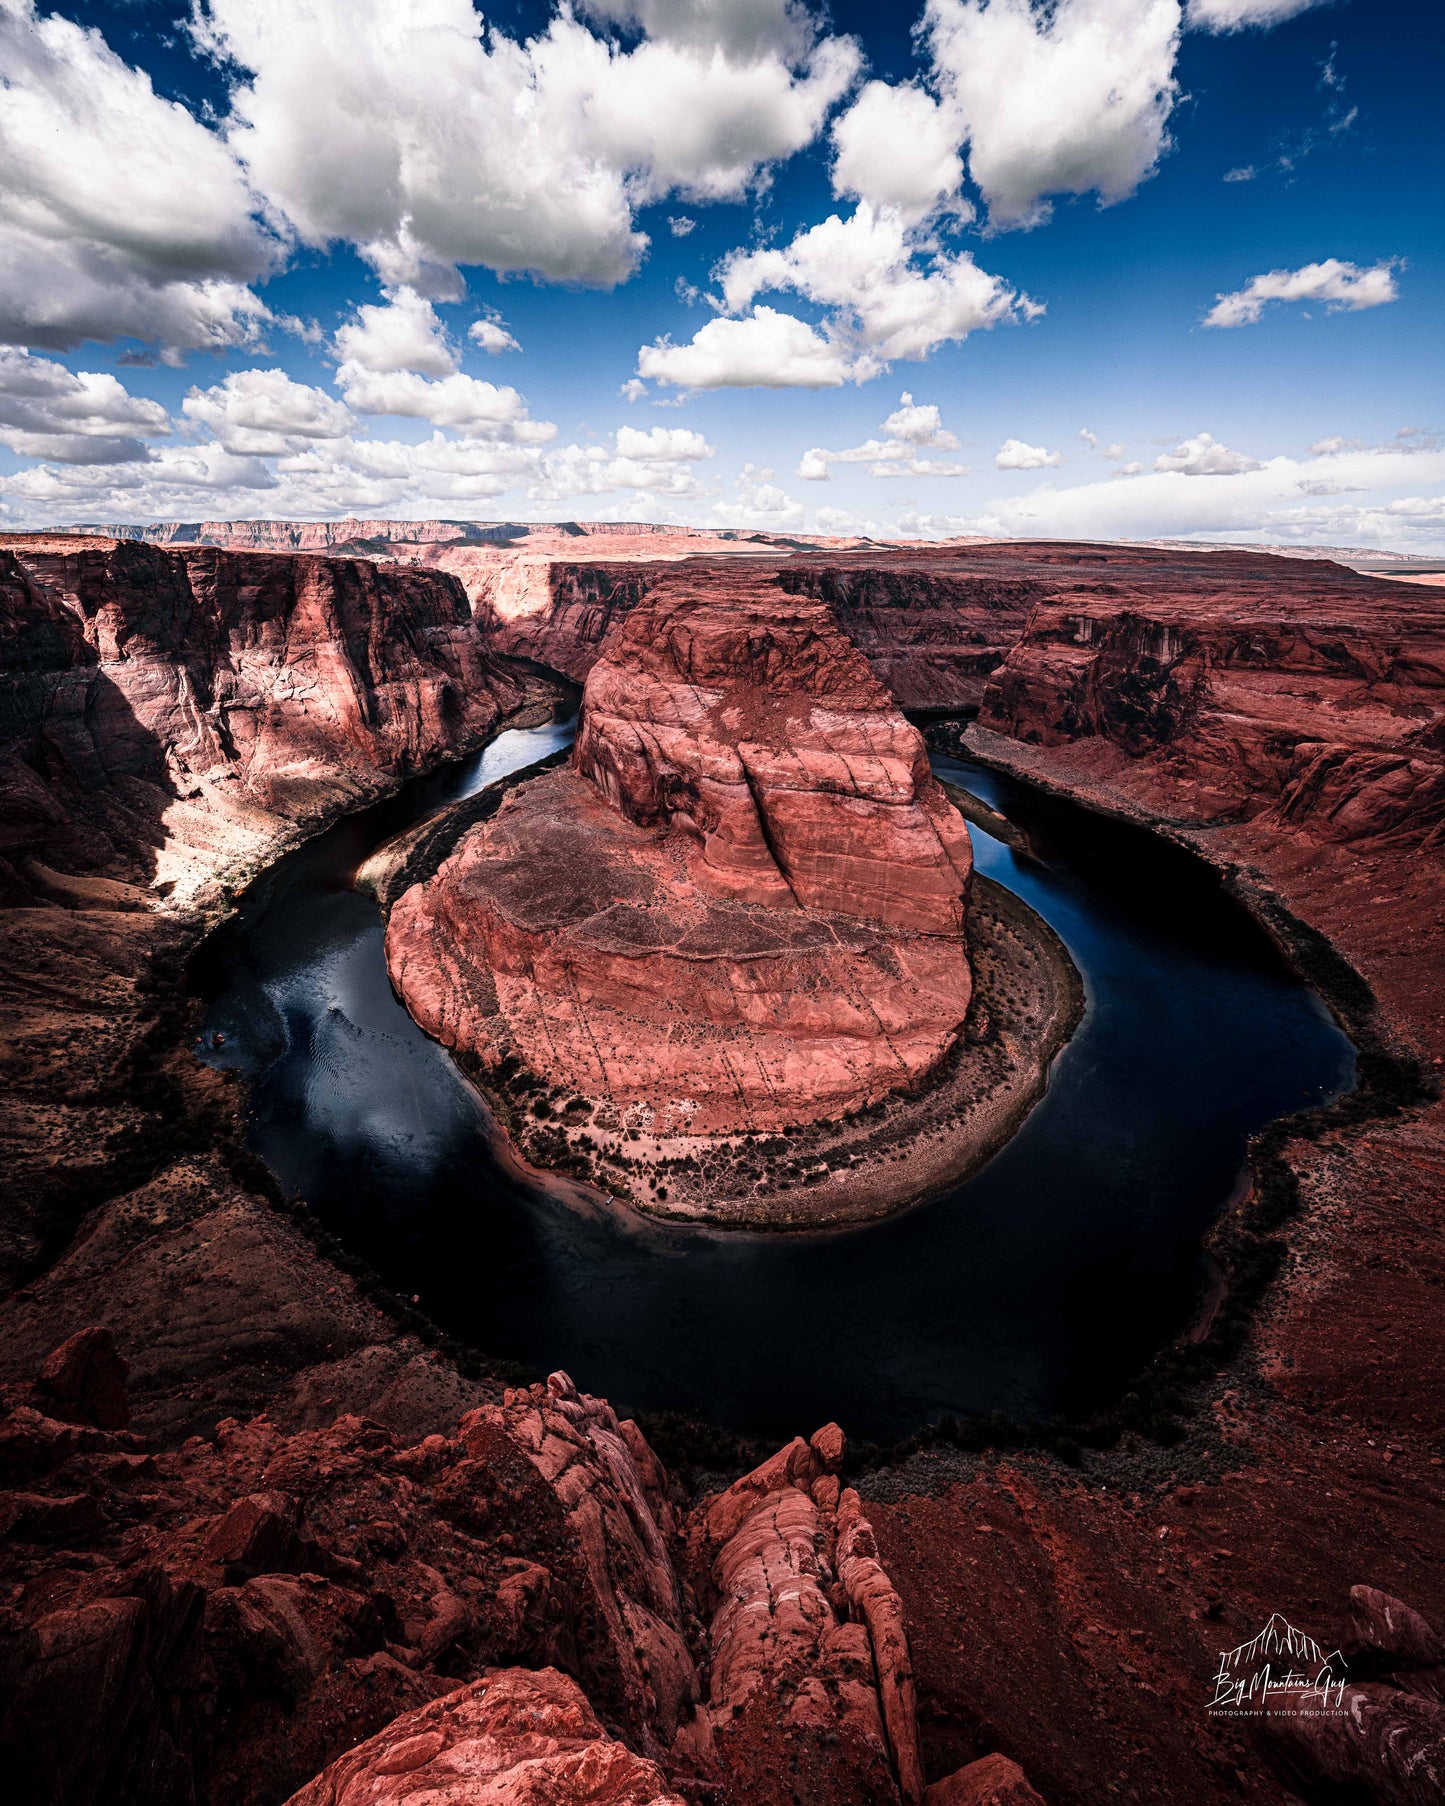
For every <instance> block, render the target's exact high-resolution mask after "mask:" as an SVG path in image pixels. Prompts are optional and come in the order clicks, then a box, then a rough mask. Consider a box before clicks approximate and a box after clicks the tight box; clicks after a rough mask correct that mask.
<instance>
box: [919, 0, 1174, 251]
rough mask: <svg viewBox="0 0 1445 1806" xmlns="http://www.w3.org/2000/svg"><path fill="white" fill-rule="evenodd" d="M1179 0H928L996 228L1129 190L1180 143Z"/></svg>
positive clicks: (942, 72) (938, 69)
mask: <svg viewBox="0 0 1445 1806" xmlns="http://www.w3.org/2000/svg"><path fill="white" fill-rule="evenodd" d="M1179 30H1180V8H1179V0H1052V3H1051V4H1044V0H927V4H926V6H925V8H924V17H923V25H922V31H923V36H924V41H925V42H926V44H927V46H928V48H929V50H930V52H931V54H932V58H933V65H934V72H935V77H936V80H937V83H938V86H939V88H940V91H941V93H942V95H943V97H944V100H945V103H946V104H947V105H948V106H949V107H950V108H951V110H952V111H953V113H954V115H955V116H956V118H957V121H958V128H959V131H960V134H961V136H962V137H963V138H964V139H966V140H967V143H968V170H969V175H970V176H971V177H972V179H973V181H974V182H975V183H976V184H977V186H978V188H979V189H980V190H981V192H982V194H983V197H984V199H985V201H986V202H987V203H988V210H989V220H990V222H991V224H992V225H994V226H995V227H1010V226H1033V225H1037V224H1038V223H1039V222H1040V221H1042V220H1044V219H1047V218H1048V215H1049V210H1050V201H1049V197H1050V196H1051V195H1060V194H1075V195H1082V194H1090V193H1094V194H1097V195H1098V197H1099V200H1100V202H1101V204H1103V205H1106V206H1107V205H1109V204H1111V203H1112V202H1115V201H1121V200H1124V199H1125V198H1126V197H1127V196H1129V195H1131V194H1133V192H1134V190H1135V189H1136V188H1137V187H1138V186H1139V184H1140V183H1141V182H1143V181H1144V180H1145V179H1146V178H1147V177H1149V176H1151V175H1152V174H1153V173H1154V170H1155V168H1156V167H1157V165H1158V162H1159V159H1160V157H1161V156H1162V155H1163V154H1164V152H1165V151H1166V150H1167V149H1168V148H1169V136H1168V130H1167V121H1168V118H1169V114H1170V111H1171V109H1172V108H1173V105H1174V102H1175V100H1176V98H1177V96H1178V92H1179V88H1178V83H1177V81H1176V80H1175V76H1174V61H1175V56H1176V54H1177V52H1178V48H1179Z"/></svg>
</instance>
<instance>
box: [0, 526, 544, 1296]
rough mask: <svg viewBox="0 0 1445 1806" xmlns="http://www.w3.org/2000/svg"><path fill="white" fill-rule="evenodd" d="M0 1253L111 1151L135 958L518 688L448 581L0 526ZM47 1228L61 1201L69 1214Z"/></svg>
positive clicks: (104, 1168) (142, 996) (130, 1170)
mask: <svg viewBox="0 0 1445 1806" xmlns="http://www.w3.org/2000/svg"><path fill="white" fill-rule="evenodd" d="M0 669H3V676H0V1013H3V1017H4V1026H3V1029H0V1079H3V1082H4V1089H3V1096H0V1150H3V1156H4V1158H3V1160H0V1199H3V1206H4V1208H3V1224H0V1265H3V1266H4V1267H5V1268H6V1270H8V1271H11V1272H16V1271H19V1270H21V1269H23V1268H24V1267H25V1266H26V1265H27V1264H28V1263H30V1262H33V1261H34V1260H35V1259H36V1258H37V1257H38V1256H39V1254H40V1251H41V1248H42V1246H43V1245H44V1243H45V1241H46V1240H47V1238H49V1237H51V1236H52V1235H54V1234H56V1233H62V1234H63V1231H61V1230H60V1225H61V1224H62V1223H63V1222H65V1221H66V1220H67V1213H69V1212H73V1211H75V1210H77V1209H78V1208H79V1207H80V1205H81V1202H82V1201H84V1202H89V1203H93V1202H95V1201H97V1199H98V1197H101V1196H104V1195H105V1193H106V1187H107V1178H106V1174H107V1172H108V1171H109V1170H110V1168H111V1167H112V1166H113V1165H114V1164H115V1162H116V1161H117V1160H119V1161H121V1162H122V1164H123V1166H124V1169H125V1172H126V1176H127V1180H128V1182H129V1183H130V1184H134V1183H136V1182H138V1180H139V1178H140V1177H142V1176H144V1175H145V1174H146V1173H147V1172H149V1171H153V1170H154V1165H153V1163H152V1162H150V1159H149V1154H148V1143H149V1144H150V1145H151V1146H156V1147H159V1146H162V1145H164V1138H160V1139H157V1137H156V1136H155V1134H154V1130H155V1127H156V1122H155V1120H151V1121H149V1122H148V1120H147V1117H146V1114H145V1111H144V1110H143V1109H142V1108H141V1107H140V1106H139V1104H138V1100H137V1099H136V1097H135V1096H134V1095H133V1094H128V1092H127V1089H126V1085H127V1074H128V1073H129V1072H130V1071H131V1070H132V1068H133V1065H134V1061H135V1058H136V1057H137V1052H138V1048H139V1045H140V1033H141V1016H142V1015H143V1014H144V1013H145V1012H146V1011H147V1010H148V1009H149V1010H151V1011H152V1012H153V1010H154V1007H155V1006H154V1001H153V999H154V997H155V989H154V981H153V978H152V968H153V965H154V963H155V962H160V963H161V964H165V963H167V962H172V963H173V962H174V961H175V960H176V959H178V958H179V956H180V954H181V952H182V950H183V949H184V947H185V946H187V945H188V944H189V943H190V942H191V941H192V940H193V939H194V937H195V936H196V934H197V933H198V932H199V931H200V929H201V927H202V925H203V923H204V920H205V919H206V912H207V911H208V910H213V909H214V908H215V907H216V906H217V905H218V904H219V903H220V902H221V901H222V899H223V891H224V888H225V887H230V888H232V889H234V888H235V887H237V886H238V885H240V884H243V883H244V882H245V881H246V880H247V879H248V878H249V877H250V876H251V875H253V874H254V872H255V871H256V870H257V869H258V868H259V867H260V866H261V865H263V864H264V863H265V862H266V861H267V860H269V859H270V858H272V857H274V856H275V854H276V853H277V852H278V851H280V850H282V849H283V848H284V847H285V846H286V845H288V844H293V843H294V842H295V841H296V840H298V839H299V838H300V837H301V836H302V835H303V834H305V833H307V832H309V831H311V830H313V829H314V828H316V827H317V826H319V825H321V824H323V823H324V822H326V821H328V820H330V819H333V818H334V817H335V816H336V815H337V814H339V813H341V812H342V811H344V810H346V809H351V808H355V807H356V806H357V805H358V804H360V803H363V802H366V801H369V800H370V799H372V798H374V797H376V796H378V795H381V794H384V793H386V792H389V791H390V790H392V789H394V788H395V787H396V785H397V784H398V783H399V782H400V781H401V780H402V779H403V778H404V777H406V776H408V775H410V774H412V773H414V772H418V771H421V770H424V769H426V768H427V767H429V766H431V765H434V764H436V763H437V762H438V761H440V760H443V759H446V758H449V757H454V756H456V755H457V754H460V753H462V752H464V751H467V750H468V749H470V748H471V747H474V746H476V745H477V744H479V743H480V742H481V741H482V740H483V739H484V738H485V737H486V735H487V734H488V733H489V732H491V731H492V730H493V729H494V728H495V727H496V725H497V723H498V722H499V721H500V720H501V719H502V718H503V717H504V716H506V715H509V714H514V713H515V711H516V710H517V709H518V708H519V707H520V706H521V705H522V704H523V702H524V701H525V699H526V689H525V686H524V683H523V681H521V680H519V679H518V678H516V677H515V676H514V675H512V674H510V673H508V672H507V671H505V670H504V669H503V668H502V667H500V666H499V665H497V664H496V662H495V661H494V660H493V659H492V658H491V657H490V656H488V655H487V654H486V653H485V652H484V651H483V648H482V645H481V641H480V638H479V636H478V633H477V629H476V627H475V625H474V623H473V622H472V619H471V615H470V611H469V609H468V607H467V604H466V599H465V597H464V595H463V593H462V591H461V589H460V588H459V586H458V585H457V584H456V583H455V582H454V581H453V580H452V579H450V578H445V577H439V576H436V575H433V574H428V573H422V572H416V571H405V570H400V569H379V568H377V567H374V566H372V565H368V564H364V563H360V562H356V561H346V560H340V561H337V560H327V559H321V558H310V557H293V558H281V557H265V556H260V555H242V554H238V553H231V552H223V551H216V550H209V549H195V550H188V551H185V552H176V551H162V550H160V549H158V548H156V547H153V546H148V545H141V544H122V543H117V542H114V541H104V540H99V539H94V538H69V539H67V538H62V537H57V536H53V535H52V536H46V535H35V536H8V537H4V538H0ZM70 1220H72V1221H73V1217H71V1219H70Z"/></svg>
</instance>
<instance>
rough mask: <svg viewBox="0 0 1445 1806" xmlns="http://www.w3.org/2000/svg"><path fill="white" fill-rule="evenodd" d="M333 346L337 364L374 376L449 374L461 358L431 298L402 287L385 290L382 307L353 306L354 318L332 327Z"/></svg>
mask: <svg viewBox="0 0 1445 1806" xmlns="http://www.w3.org/2000/svg"><path fill="white" fill-rule="evenodd" d="M335 346H336V356H337V359H338V361H340V362H341V363H344V364H355V365H358V366H359V367H360V368H361V369H363V370H374V371H377V372H378V373H380V374H386V373H389V372H391V371H395V370H418V371H420V372H421V374H422V375H423V376H450V375H451V373H452V372H453V371H454V370H455V369H456V368H457V366H458V365H459V364H460V362H461V359H460V357H459V356H458V355H457V349H456V347H455V345H453V344H452V342H451V340H450V339H449V338H448V337H447V333H446V329H445V327H444V326H443V325H442V323H441V321H440V320H439V319H438V318H437V313H436V309H435V308H434V307H433V306H432V304H431V302H430V301H429V300H428V299H427V298H426V297H425V296H424V295H419V294H418V293H417V292H416V290H415V289H413V288H409V287H406V286H405V285H403V286H402V287H401V288H398V289H395V290H393V291H391V292H390V293H389V294H388V295H387V298H386V303H385V305H384V306H380V307H377V306H371V305H369V304H364V305H362V306H360V307H358V308H357V310H356V318H355V319H354V320H348V321H347V322H346V324H345V325H344V326H340V327H338V328H337V332H336V339H335Z"/></svg>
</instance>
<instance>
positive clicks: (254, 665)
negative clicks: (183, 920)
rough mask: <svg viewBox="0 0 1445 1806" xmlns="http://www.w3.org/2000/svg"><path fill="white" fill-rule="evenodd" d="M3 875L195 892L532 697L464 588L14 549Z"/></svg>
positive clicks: (21, 890) (444, 582)
mask: <svg viewBox="0 0 1445 1806" xmlns="http://www.w3.org/2000/svg"><path fill="white" fill-rule="evenodd" d="M0 659H3V661H4V666H5V670H6V683H5V698H4V707H5V713H4V717H3V719H0V760H3V765H0V771H3V778H0V786H3V787H0V854H3V863H0V884H3V885H4V886H5V887H6V889H7V891H8V894H9V897H10V900H12V901H24V900H26V899H27V898H29V897H31V896H33V895H37V894H45V893H46V892H47V891H54V890H56V889H57V888H59V889H61V890H63V889H64V888H65V884H64V878H65V877H66V876H81V875H85V876H93V877H95V878H98V879H100V880H102V881H104V882H106V883H121V884H129V885H133V886H136V885H138V886H140V887H142V888H147V887H149V888H154V889H156V890H157V892H158V894H159V895H160V896H162V897H165V898H169V899H173V900H175V901H181V900H184V899H186V898H188V897H189V896H191V895H192V894H193V893H195V892H197V890H198V889H203V888H204V887H205V885H206V883H207V882H208V881H209V880H210V879H212V878H214V876H215V875H216V873H217V872H218V871H220V870H222V869H225V868H226V867H227V865H228V862H231V861H234V859H235V858H236V857H237V856H238V855H241V856H244V855H245V854H247V853H257V852H260V851H262V850H269V849H270V848H271V847H273V846H274V845H275V844H276V842H277V840H278V838H279V837H281V836H282V835H284V834H285V833H286V832H287V831H289V830H294V829H295V828H297V827H298V826H301V825H304V824H306V823H308V822H313V821H316V820H319V819H321V818H322V817H324V816H329V815H334V814H335V813H337V812H338V811H340V810H342V809H344V808H347V807H354V806H355V805H356V804H357V803H359V802H361V801H363V800H365V799H366V798H368V797H370V796H373V795H376V794H377V793H378V792H379V791H382V790H385V789H388V788H390V787H392V786H394V785H395V784H396V783H397V782H398V781H399V780H400V779H402V778H405V777H406V776H408V775H410V774H412V773H415V772H417V771H420V770H422V769H423V768H424V767H426V766H427V765H430V764H432V763H435V762H436V761H437V760H438V759H440V758H444V757H447V756H448V755H450V754H455V753H458V752H461V751H463V750H464V749H466V748H467V747H469V746H473V745H476V744H477V743H478V742H479V741H480V740H481V739H482V738H483V737H484V736H485V735H486V734H487V733H488V732H489V731H490V730H491V729H492V728H493V727H494V726H495V724H496V722H497V720H498V719H499V718H500V716H501V715H502V714H504V713H506V712H508V711H509V710H512V709H515V708H516V707H518V706H519V705H520V703H521V702H522V700H523V689H522V686H521V684H520V683H519V682H518V681H517V680H516V679H515V678H514V677H512V676H510V675H509V674H508V673H507V672H506V671H504V670H503V669H502V668H501V667H500V666H498V665H497V664H496V663H495V662H494V661H493V660H492V659H491V658H490V657H489V656H488V655H487V654H486V653H485V652H484V651H483V648H482V645H481V641H480V639H479V636H478V634H477V631H476V628H475V626H474V624H473V622H472V619H471V615H470V611H469V609H468V607H467V604H466V599H465V597H464V595H463V593H462V591H461V588H460V586H459V585H458V584H456V583H455V581H454V580H452V579H450V578H446V577H442V576H438V575H433V574H428V573H421V572H414V571H408V570H402V569H397V568H392V567H380V566H376V565H373V564H369V563H366V562H364V561H360V560H327V559H322V558H310V557H307V558H279V557H270V556H265V555H245V554H239V553H232V552H221V551H215V550H211V549H206V548H195V549H188V550H186V551H183V552H175V551H162V550H159V549H156V548H154V547H151V546H146V545H140V544H132V543H121V542H109V543H107V542H104V541H98V540H90V539H78V538H77V539H70V540H63V539H54V538H50V539H39V540H33V539H32V540H25V539H18V538H17V539H12V540H0Z"/></svg>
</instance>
